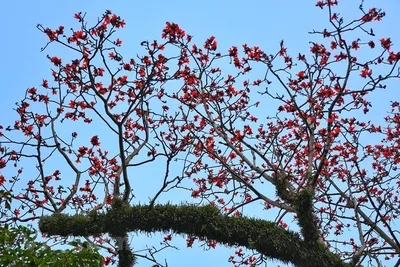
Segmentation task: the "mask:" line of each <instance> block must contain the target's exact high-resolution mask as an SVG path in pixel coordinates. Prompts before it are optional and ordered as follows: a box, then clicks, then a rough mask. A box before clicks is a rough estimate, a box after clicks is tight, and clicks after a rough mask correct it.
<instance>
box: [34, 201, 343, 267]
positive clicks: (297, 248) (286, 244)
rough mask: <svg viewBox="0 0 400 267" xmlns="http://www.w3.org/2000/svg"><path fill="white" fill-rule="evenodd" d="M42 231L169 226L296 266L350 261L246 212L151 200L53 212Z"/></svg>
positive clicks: (68, 232)
mask: <svg viewBox="0 0 400 267" xmlns="http://www.w3.org/2000/svg"><path fill="white" fill-rule="evenodd" d="M39 228H40V230H41V231H42V233H44V234H48V235H61V236H88V235H96V234H99V233H110V234H111V235H113V236H118V234H120V233H124V232H135V231H142V232H146V233H154V232H158V231H170V230H172V231H174V232H175V233H177V234H187V235H191V236H197V237H202V238H207V239H211V240H215V241H217V242H219V243H222V244H228V245H238V246H243V247H247V248H249V249H254V250H257V251H258V252H260V253H262V254H264V255H265V256H267V257H270V258H272V259H277V260H281V261H283V262H291V263H293V264H295V265H296V266H308V267H312V266H316V267H317V266H318V267H324V266H327V267H328V266H329V267H332V266H350V265H348V264H346V263H344V262H343V261H342V260H341V259H340V258H339V257H338V256H337V255H335V254H333V253H332V252H330V251H329V250H328V249H327V247H325V246H324V245H323V244H319V243H318V244H315V245H311V244H310V243H306V242H304V241H303V240H301V239H300V237H299V235H298V234H297V233H295V232H291V231H287V230H285V229H283V228H281V227H278V226H276V225H275V224H274V223H272V222H268V221H264V220H259V219H250V218H245V217H230V216H225V215H222V214H221V213H220V212H219V210H218V209H217V208H215V207H211V206H202V207H198V206H191V205H179V206H175V205H156V206H154V207H152V208H150V207H149V206H133V207H130V206H127V205H125V204H123V205H120V206H113V208H112V209H111V210H110V211H108V212H107V213H98V214H97V213H90V214H89V215H86V216H85V215H74V216H69V215H65V214H54V215H52V216H44V217H42V218H41V219H40V222H39Z"/></svg>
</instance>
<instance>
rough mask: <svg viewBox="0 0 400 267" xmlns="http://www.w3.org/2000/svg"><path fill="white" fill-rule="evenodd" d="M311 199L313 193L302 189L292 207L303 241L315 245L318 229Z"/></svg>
mask: <svg viewBox="0 0 400 267" xmlns="http://www.w3.org/2000/svg"><path fill="white" fill-rule="evenodd" d="M313 199H314V192H313V191H311V190H308V189H304V190H302V191H300V192H299V194H298V196H297V199H296V201H295V202H294V207H295V210H296V213H297V219H298V220H299V226H300V229H301V233H302V235H303V238H304V241H305V242H307V243H312V244H316V243H317V241H318V238H319V228H318V222H317V218H316V217H315V215H314V211H313Z"/></svg>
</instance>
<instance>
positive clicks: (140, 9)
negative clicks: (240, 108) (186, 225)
mask: <svg viewBox="0 0 400 267" xmlns="http://www.w3.org/2000/svg"><path fill="white" fill-rule="evenodd" d="M315 2H316V1H315V0H312V1H310V0H303V1H290V0H288V1H265V0H264V1H262V0H258V1H238V0H231V1H228V0H221V1H213V0H203V1H177V0H172V1H158V0H154V1H148V2H146V1H127V0H124V1H109V0H108V1H104V0H98V1H77V0H70V1H42V0H38V1H21V0H19V1H7V0H6V1H2V2H1V3H0V8H1V10H3V15H2V17H3V29H2V36H3V37H2V41H1V42H0V48H1V49H0V51H1V52H2V57H1V59H2V64H1V65H0V80H1V88H0V90H1V92H2V96H1V98H0V114H1V115H0V117H1V124H3V125H8V124H12V123H13V121H14V120H15V119H16V117H15V114H14V113H11V109H12V108H13V107H14V103H15V102H17V101H19V100H20V99H21V98H22V97H23V95H24V92H25V90H26V89H27V88H29V87H33V86H39V85H40V83H41V81H42V79H46V78H47V79H49V78H50V72H49V67H50V64H49V62H48V60H47V59H46V54H47V53H52V54H54V55H58V56H61V57H62V56H63V53H64V54H65V50H64V49H60V47H59V46H57V45H54V46H52V47H50V49H49V50H46V51H45V52H40V48H41V47H43V46H44V45H45V44H46V42H47V37H46V36H45V35H43V34H42V33H40V32H39V30H37V29H36V25H37V24H38V23H41V24H43V25H44V26H45V27H50V28H56V27H57V26H59V25H64V26H65V28H66V30H68V29H69V28H71V27H76V26H78V25H77V23H76V20H74V19H73V14H74V13H76V12H79V11H82V12H87V18H88V21H95V19H96V17H97V16H100V15H101V14H102V13H103V12H104V11H105V10H106V9H110V10H112V12H113V13H116V14H118V15H120V16H121V17H123V18H124V19H125V21H126V23H127V26H126V27H125V28H124V29H123V30H122V31H120V33H119V35H120V38H121V39H122V40H123V41H124V47H125V48H124V49H125V53H126V54H128V55H129V53H130V52H131V53H132V56H133V55H135V54H136V53H139V52H140V50H138V49H139V48H140V47H139V45H138V44H139V43H140V42H141V41H142V40H146V39H150V40H153V39H159V38H160V33H161V30H162V29H163V27H164V25H165V22H166V21H171V22H176V23H178V24H179V25H180V26H181V27H182V28H183V29H184V30H185V31H186V32H187V33H189V34H191V35H193V36H194V42H195V43H202V42H203V41H204V40H205V39H206V38H208V37H209V36H211V35H214V36H216V38H217V41H218V43H219V45H220V47H221V48H222V49H224V48H228V47H230V46H232V45H237V46H240V45H241V44H243V43H247V44H249V45H258V46H260V47H261V48H262V49H264V50H266V51H271V53H272V52H276V51H277V50H278V48H279V42H280V40H282V39H284V40H285V44H286V46H287V47H288V49H289V53H291V54H292V55H297V54H298V53H299V52H302V53H304V52H306V51H308V49H309V41H310V38H313V37H310V35H309V34H308V33H307V32H308V31H311V30H312V29H316V30H321V29H323V28H324V27H328V23H327V14H326V12H324V11H321V10H320V9H318V8H316V7H315V6H314V5H315ZM344 2H347V3H344ZM349 2H353V4H350V3H349ZM365 2H366V6H369V5H371V4H374V3H378V1H371V0H370V1H368V0H367V1H365ZM372 2H374V3H372ZM354 3H355V4H354ZM358 3H359V1H343V3H342V7H341V12H342V13H343V14H344V15H348V18H349V17H354V16H355V15H359V12H358V10H357V5H358ZM379 4H380V5H381V6H379V7H382V8H383V9H384V10H385V11H387V17H385V19H384V22H383V23H379V24H376V27H375V28H374V29H375V32H376V33H377V35H382V37H389V36H390V37H391V38H392V41H393V43H394V45H395V46H396V47H400V46H399V44H400V32H399V31H398V25H400V19H399V16H398V14H399V11H400V2H399V1H397V0H385V1H381V2H379ZM397 84H398V83H397ZM380 97H381V98H380V99H377V102H375V105H378V106H379V105H382V107H383V105H384V104H385V103H387V101H388V100H389V99H390V97H389V95H381V96H380ZM153 171H154V170H153ZM143 172H144V170H143ZM150 172H151V171H150ZM143 174H144V173H143ZM146 174H147V175H148V174H149V171H148V172H146ZM138 183H139V184H137V186H138V187H140V188H145V187H146V186H148V185H147V183H146V182H143V183H142V182H140V181H139V182H138ZM140 183H141V184H140ZM142 192H146V191H142ZM143 199H144V200H146V198H145V197H144V196H143ZM150 239H153V240H152V242H155V244H157V242H159V241H160V236H157V235H155V237H153V238H147V237H143V236H141V237H140V238H136V237H135V238H134V239H133V246H134V247H140V245H135V244H138V243H141V246H142V247H144V245H145V242H147V241H149V240H150ZM177 240H178V239H177ZM150 241H151V240H150ZM178 242H180V243H181V246H180V247H181V250H179V251H174V250H168V252H166V253H164V254H163V255H165V256H166V257H168V262H169V266H188V265H190V266H231V264H230V263H228V262H227V259H228V257H229V256H230V255H231V254H232V253H233V251H234V250H233V249H223V248H218V249H216V250H211V251H208V252H202V249H201V248H197V249H196V248H194V249H186V248H185V245H184V244H183V242H182V241H177V244H178ZM276 265H277V263H271V264H269V265H268V266H276ZM138 266H150V265H149V262H144V261H142V263H141V264H139V265H138Z"/></svg>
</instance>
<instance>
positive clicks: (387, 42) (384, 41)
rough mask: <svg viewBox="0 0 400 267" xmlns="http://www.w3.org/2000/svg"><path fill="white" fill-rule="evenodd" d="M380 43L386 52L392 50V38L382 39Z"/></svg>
mask: <svg viewBox="0 0 400 267" xmlns="http://www.w3.org/2000/svg"><path fill="white" fill-rule="evenodd" d="M380 41H381V45H382V47H383V48H385V49H386V50H390V44H391V41H390V38H387V39H385V38H382V39H381V40H380Z"/></svg>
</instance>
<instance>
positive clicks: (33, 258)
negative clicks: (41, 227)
mask: <svg viewBox="0 0 400 267" xmlns="http://www.w3.org/2000/svg"><path fill="white" fill-rule="evenodd" d="M35 239H36V230H32V229H29V228H27V227H24V226H18V227H10V226H6V227H1V228H0V248H1V257H0V264H1V265H2V266H104V265H103V264H102V256H101V255H100V254H99V253H98V251H97V250H96V248H95V247H94V246H93V245H91V244H89V243H88V242H83V243H82V242H80V240H77V241H75V242H74V243H72V245H74V246H79V250H76V249H75V248H73V249H69V250H54V249H51V248H50V247H49V246H47V245H46V244H45V243H42V242H37V241H35Z"/></svg>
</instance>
